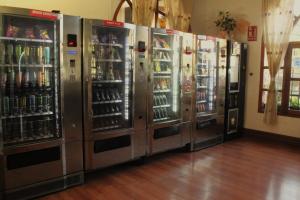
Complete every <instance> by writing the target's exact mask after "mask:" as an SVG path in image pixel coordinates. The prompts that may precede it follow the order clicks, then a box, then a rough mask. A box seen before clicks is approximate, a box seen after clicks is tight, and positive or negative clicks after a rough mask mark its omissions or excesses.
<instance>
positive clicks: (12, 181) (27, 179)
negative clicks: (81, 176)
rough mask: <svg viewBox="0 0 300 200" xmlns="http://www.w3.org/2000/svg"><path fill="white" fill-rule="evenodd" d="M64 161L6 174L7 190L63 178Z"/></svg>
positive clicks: (10, 171)
mask: <svg viewBox="0 0 300 200" xmlns="http://www.w3.org/2000/svg"><path fill="white" fill-rule="evenodd" d="M62 174H63V168H62V161H61V160H59V161H53V162H49V163H44V164H39V165H34V166H30V167H24V168H19V169H15V170H9V171H6V172H5V189H6V190H7V189H13V188H17V187H21V186H26V185H29V184H33V183H38V182H41V181H45V180H48V179H52V178H57V177H60V176H62Z"/></svg>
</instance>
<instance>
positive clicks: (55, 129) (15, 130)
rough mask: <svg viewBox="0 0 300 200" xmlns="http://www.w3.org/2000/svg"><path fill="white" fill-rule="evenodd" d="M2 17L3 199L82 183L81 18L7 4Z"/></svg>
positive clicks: (0, 9) (0, 137)
mask: <svg viewBox="0 0 300 200" xmlns="http://www.w3.org/2000/svg"><path fill="white" fill-rule="evenodd" d="M0 13H1V14H0V18H1V20H0V23H1V24H0V26H1V32H0V76H1V78H0V80H1V81H0V87H1V88H0V90H1V91H0V102H1V109H0V111H1V112H0V114H1V120H0V123H1V130H0V147H1V149H0V158H1V175H0V177H1V176H3V177H4V179H3V182H1V183H2V185H1V186H2V188H3V191H4V196H5V198H6V199H24V198H32V197H35V196H38V195H43V194H46V193H48V192H53V191H57V190H60V189H63V188H66V187H68V186H71V185H75V184H79V183H81V182H82V181H83V178H82V177H83V173H82V171H83V162H82V132H81V126H82V125H81V121H82V119H81V114H82V113H81V101H80V99H81V88H80V87H81V84H80V82H81V73H80V71H81V56H80V55H81V52H80V41H81V40H80V38H81V33H80V18H79V17H71V16H64V17H63V16H62V15H59V14H54V13H49V12H44V11H37V10H28V9H18V8H9V7H0ZM62 30H64V31H62ZM70 95H71V96H70ZM74 107H76V108H78V109H74ZM62 122H63V123H62ZM2 167H3V168H2Z"/></svg>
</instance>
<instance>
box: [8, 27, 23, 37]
mask: <svg viewBox="0 0 300 200" xmlns="http://www.w3.org/2000/svg"><path fill="white" fill-rule="evenodd" d="M19 31H20V28H19V27H16V26H12V25H8V27H7V30H6V37H17V35H18V33H19Z"/></svg>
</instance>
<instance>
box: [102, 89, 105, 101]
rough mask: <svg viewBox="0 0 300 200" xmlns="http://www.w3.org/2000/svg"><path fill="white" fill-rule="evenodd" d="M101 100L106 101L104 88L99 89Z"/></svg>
mask: <svg viewBox="0 0 300 200" xmlns="http://www.w3.org/2000/svg"><path fill="white" fill-rule="evenodd" d="M101 101H106V97H105V93H104V90H101Z"/></svg>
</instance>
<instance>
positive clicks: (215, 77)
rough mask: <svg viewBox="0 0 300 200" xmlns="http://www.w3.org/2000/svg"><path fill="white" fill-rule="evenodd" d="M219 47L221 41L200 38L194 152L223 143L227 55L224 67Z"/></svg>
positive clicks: (197, 54) (196, 80)
mask: <svg viewBox="0 0 300 200" xmlns="http://www.w3.org/2000/svg"><path fill="white" fill-rule="evenodd" d="M219 44H220V43H219V41H218V39H217V38H214V37H210V36H203V35H198V36H197V40H196V46H197V52H196V65H195V69H194V79H195V83H194V87H195V89H194V92H195V93H194V98H193V105H194V112H193V113H194V114H193V132H192V141H193V142H192V150H198V149H202V148H206V147H209V146H212V145H216V144H218V143H221V142H222V141H223V133H224V106H225V84H226V79H225V78H224V77H222V76H224V75H225V76H226V55H225V65H224V66H223V67H222V66H220V65H219V58H220V57H221V56H219V55H220V48H219ZM225 47H226V41H225ZM225 53H226V52H225ZM222 80H223V81H222Z"/></svg>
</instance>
